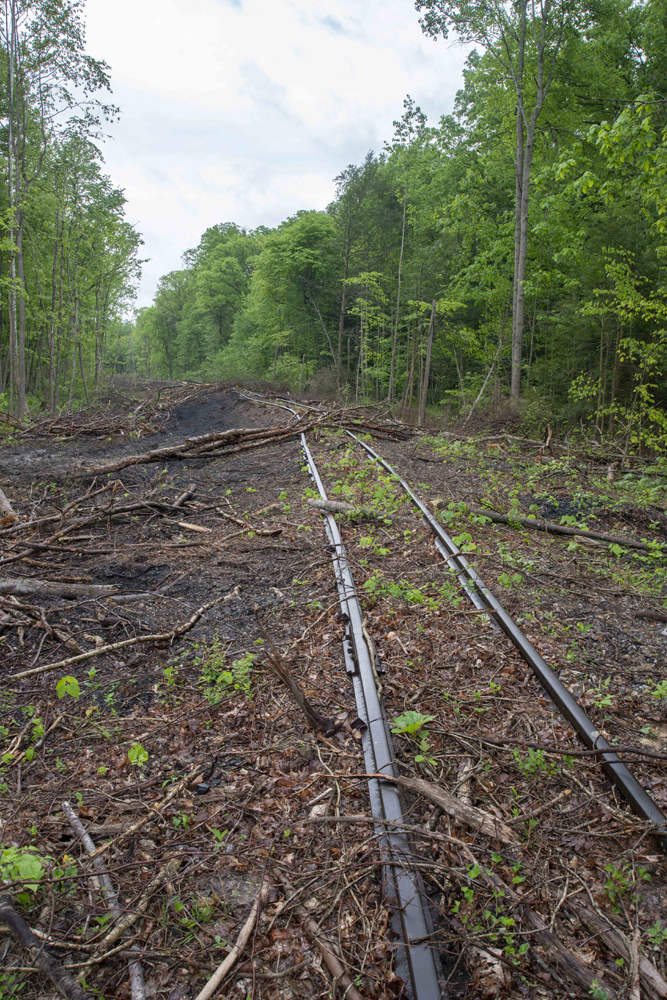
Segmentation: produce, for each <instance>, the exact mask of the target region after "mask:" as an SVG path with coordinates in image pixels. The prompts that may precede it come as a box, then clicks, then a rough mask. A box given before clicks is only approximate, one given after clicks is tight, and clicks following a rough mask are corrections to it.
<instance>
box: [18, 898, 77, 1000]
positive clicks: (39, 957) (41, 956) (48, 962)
mask: <svg viewBox="0 0 667 1000" xmlns="http://www.w3.org/2000/svg"><path fill="white" fill-rule="evenodd" d="M0 922H1V923H3V924H5V926H6V927H7V928H8V930H9V933H10V934H11V936H12V937H13V938H14V940H15V941H16V942H17V943H18V944H20V945H21V947H22V948H25V950H26V951H27V952H28V954H29V955H30V956H31V957H32V959H33V961H34V963H35V968H37V969H39V971H40V972H41V973H43V975H45V976H46V977H47V978H48V979H50V980H51V982H52V983H53V985H54V986H55V987H56V989H57V990H58V991H59V993H61V994H62V995H63V996H64V997H67V998H68V1000H92V998H91V996H90V994H89V993H86V992H85V990H82V989H81V987H80V986H79V984H78V983H77V982H76V981H75V980H74V979H72V977H71V976H70V974H69V972H67V971H66V970H65V969H64V968H63V967H62V965H60V963H59V962H58V961H57V960H56V959H55V958H54V957H53V956H52V955H50V954H49V952H48V951H46V950H45V949H44V948H43V945H42V942H41V941H40V940H39V939H38V938H37V937H36V936H35V935H34V934H33V932H32V930H31V929H30V927H29V926H28V924H27V923H26V922H25V920H24V919H23V917H22V916H21V915H20V913H17V912H16V910H15V909H14V907H13V906H12V901H11V898H10V897H9V896H0Z"/></svg>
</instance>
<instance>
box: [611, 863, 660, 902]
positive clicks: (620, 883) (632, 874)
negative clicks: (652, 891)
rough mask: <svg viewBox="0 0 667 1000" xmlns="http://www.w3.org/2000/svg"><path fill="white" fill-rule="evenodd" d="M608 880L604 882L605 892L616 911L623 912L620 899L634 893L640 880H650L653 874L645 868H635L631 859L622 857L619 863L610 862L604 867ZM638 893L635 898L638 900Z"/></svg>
mask: <svg viewBox="0 0 667 1000" xmlns="http://www.w3.org/2000/svg"><path fill="white" fill-rule="evenodd" d="M604 870H605V872H606V873H607V881H606V882H605V884H604V888H605V893H606V895H607V898H608V899H609V902H610V903H611V904H612V906H611V908H612V910H613V911H614V913H620V912H621V906H620V905H619V904H620V900H621V899H622V898H623V897H625V896H630V895H631V894H633V893H634V890H635V889H636V886H637V883H638V882H650V881H651V876H650V875H649V873H648V872H647V870H646V869H645V868H633V866H632V865H631V864H630V862H629V861H626V860H625V858H622V859H621V860H620V861H619V862H618V863H617V864H615V863H614V862H611V861H610V862H609V864H606V865H605V868H604ZM636 899H637V896H636V893H635V894H634V895H633V900H635V901H636Z"/></svg>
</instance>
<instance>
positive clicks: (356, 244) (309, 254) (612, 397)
mask: <svg viewBox="0 0 667 1000" xmlns="http://www.w3.org/2000/svg"><path fill="white" fill-rule="evenodd" d="M416 6H417V8H418V14H417V15H416V16H420V17H421V25H422V29H423V31H424V32H425V33H427V34H428V35H431V36H432V37H433V39H434V41H435V42H436V43H438V38H439V39H440V41H439V44H440V46H441V52H442V58H443V59H446V58H447V51H448V49H447V44H445V43H444V42H443V36H444V37H448V38H449V39H450V40H451V38H452V37H456V38H459V39H461V40H462V41H463V42H466V43H469V44H470V48H471V51H470V54H469V57H468V59H467V63H466V67H465V73H464V80H463V86H462V87H461V89H460V91H459V92H458V95H457V98H456V104H455V107H454V110H453V113H452V114H451V115H445V116H443V117H442V118H441V119H440V121H439V122H437V123H436V124H431V123H429V122H428V121H427V119H426V117H425V115H424V114H423V113H422V111H421V110H420V108H419V106H418V105H417V104H416V102H415V101H414V100H413V99H412V97H410V96H408V97H406V99H405V102H404V109H403V114H402V115H401V116H400V118H398V119H397V121H396V122H395V123H394V134H393V135H392V136H391V137H390V138H389V139H388V140H387V142H386V143H385V146H384V148H383V149H382V150H377V151H371V152H369V153H368V155H367V156H366V157H365V159H364V160H363V162H361V163H359V164H352V165H349V166H347V167H345V168H344V169H342V170H341V172H340V174H339V175H338V177H336V197H335V199H334V200H333V201H332V203H331V204H330V205H329V206H328V207H327V209H326V211H320V212H318V211H305V210H304V211H298V212H297V213H296V214H295V215H294V216H293V217H291V218H289V219H286V220H285V221H284V222H283V223H282V224H281V225H279V226H278V227H277V228H275V229H271V230H269V229H266V228H263V227H261V228H259V229H256V230H253V231H247V230H246V229H244V228H242V227H241V226H238V225H235V224H233V223H229V222H228V223H223V224H219V225H215V226H212V227H211V228H209V229H208V230H207V231H206V232H205V233H204V234H203V236H202V237H201V240H200V242H199V245H198V246H197V247H195V248H194V249H191V250H189V251H187V253H185V254H184V256H183V267H182V268H181V269H180V270H177V271H172V272H170V273H169V274H165V275H164V276H163V277H162V279H161V280H160V283H159V286H158V289H157V292H156V295H155V299H154V302H153V305H152V306H151V307H150V308H147V309H144V310H141V311H140V312H139V313H138V315H137V318H136V324H135V326H134V328H133V329H132V331H130V330H128V331H127V334H125V333H124V334H123V337H122V338H121V342H120V354H119V356H118V361H119V363H120V364H122V365H123V366H124V368H125V370H131V371H133V372H134V371H136V372H137V373H138V374H141V375H145V376H150V377H155V376H162V377H165V376H168V377H181V376H186V377H189V378H192V379H208V378H220V377H225V378H227V377H241V376H244V375H246V376H247V375H251V376H254V377H262V378H265V379H269V380H271V381H273V382H277V381H278V382H280V383H282V384H285V383H289V385H290V386H291V388H292V389H293V390H297V391H298V389H299V388H302V389H305V387H306V386H309V387H311V388H312V389H313V391H319V392H327V391H328V392H335V391H336V390H338V391H340V392H342V393H344V395H345V396H346V397H347V398H348V399H351V400H357V401H359V400H363V399H385V400H387V401H389V402H390V403H391V404H395V405H396V406H397V407H399V412H403V413H407V412H408V411H410V410H411V409H413V410H414V409H415V408H416V406H417V402H418V399H419V398H420V396H421V395H424V396H426V393H422V391H421V390H422V388H423V387H424V383H425V382H427V398H425V399H424V400H423V401H422V402H423V405H424V406H425V405H426V403H428V406H429V409H434V410H435V412H436V413H438V412H439V413H442V414H449V413H453V414H456V415H463V416H464V418H465V419H467V418H468V417H469V416H470V415H471V411H472V410H473V408H475V407H477V408H478V412H479V410H480V409H483V408H487V409H488V408H489V407H491V408H492V409H494V410H497V409H498V407H501V408H502V407H503V406H507V404H508V402H509V404H510V405H512V403H514V404H515V405H516V403H517V401H518V402H519V405H520V407H521V410H522V412H523V414H524V415H525V417H526V418H527V419H528V420H529V421H530V420H531V419H533V418H534V419H536V420H543V418H544V416H545V414H547V415H549V417H550V419H551V420H552V421H555V422H556V424H557V423H558V422H560V423H561V424H563V426H573V427H580V426H582V421H584V425H585V426H586V427H589V425H590V429H591V430H592V431H593V432H594V433H595V434H597V435H598V436H604V435H608V434H611V435H621V436H622V437H624V438H625V439H627V441H628V443H632V444H638V443H642V444H644V445H647V446H650V447H657V446H662V445H664V444H665V442H666V441H667V437H666V434H667V424H666V423H665V419H664V413H663V403H664V393H665V385H664V381H663V378H662V366H663V363H664V359H665V330H666V325H667V324H666V322H665V320H666V318H667V303H666V301H665V297H664V291H665V277H664V252H665V226H666V219H665V212H666V210H667V186H666V185H665V179H664V178H665V168H666V166H667V128H666V126H667V118H666V107H665V100H664V95H665V93H667V73H666V70H667V7H666V6H665V3H664V0H648V2H645V3H629V2H626V0H604V2H599V3H598V2H593V3H584V2H571V0H558V2H554V3H549V4H543V5H541V6H540V7H538V6H532V7H531V5H529V4H528V3H526V2H524V0H518V2H516V3H513V4H505V5H488V4H486V3H481V2H477V0H471V2H467V3H464V4H457V5H454V4H450V3H448V2H447V0H421V2H418V3H417V5H416ZM429 333H431V334H432V336H431V338H429ZM429 340H432V346H431V347H429Z"/></svg>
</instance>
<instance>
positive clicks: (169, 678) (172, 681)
mask: <svg viewBox="0 0 667 1000" xmlns="http://www.w3.org/2000/svg"><path fill="white" fill-rule="evenodd" d="M162 673H163V674H164V677H165V680H166V682H167V687H174V686H175V685H176V679H177V678H178V667H177V666H174V665H171V664H170V665H169V666H168V667H165V668H164V670H163V671H162Z"/></svg>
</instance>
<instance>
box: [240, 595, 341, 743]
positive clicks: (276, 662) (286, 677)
mask: <svg viewBox="0 0 667 1000" xmlns="http://www.w3.org/2000/svg"><path fill="white" fill-rule="evenodd" d="M255 618H256V619H257V624H258V625H259V630H260V632H261V633H262V635H263V636H264V639H265V641H266V642H267V643H268V645H269V648H270V650H271V652H270V653H269V655H268V656H267V662H268V664H269V666H270V667H271V669H272V670H273V672H274V674H276V676H277V677H279V678H280V680H281V681H282V682H283V684H284V685H285V687H287V688H288V689H289V690H290V692H291V694H292V697H293V698H294V700H295V702H296V703H297V705H298V706H299V708H300V709H301V711H302V712H303V714H304V715H305V717H306V721H307V722H308V725H309V726H311V727H312V729H314V730H315V732H321V733H323V734H324V735H325V736H331V735H333V733H335V732H336V726H335V725H334V723H333V722H330V721H329V719H326V718H325V717H324V716H323V715H320V713H319V712H317V711H316V710H315V709H314V708H313V706H312V705H311V704H310V702H309V701H308V699H307V698H306V696H305V694H304V693H303V691H302V690H301V687H300V686H299V683H298V682H297V680H296V679H295V678H294V677H293V676H292V674H291V673H290V671H289V670H288V669H287V667H286V666H285V664H284V663H283V658H282V656H281V655H280V653H279V652H278V650H277V649H276V646H275V644H274V642H273V640H272V639H271V636H270V635H269V634H268V632H267V631H266V629H265V628H264V625H263V624H262V620H261V618H260V617H259V610H258V607H257V605H255Z"/></svg>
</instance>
